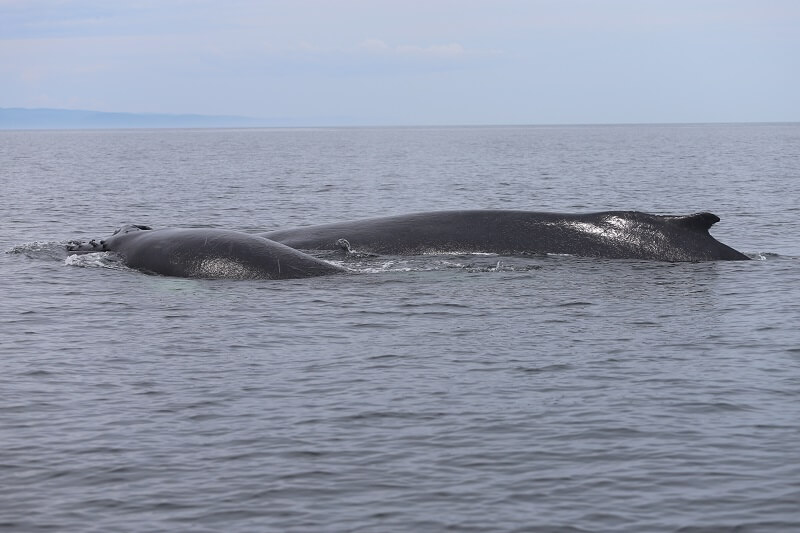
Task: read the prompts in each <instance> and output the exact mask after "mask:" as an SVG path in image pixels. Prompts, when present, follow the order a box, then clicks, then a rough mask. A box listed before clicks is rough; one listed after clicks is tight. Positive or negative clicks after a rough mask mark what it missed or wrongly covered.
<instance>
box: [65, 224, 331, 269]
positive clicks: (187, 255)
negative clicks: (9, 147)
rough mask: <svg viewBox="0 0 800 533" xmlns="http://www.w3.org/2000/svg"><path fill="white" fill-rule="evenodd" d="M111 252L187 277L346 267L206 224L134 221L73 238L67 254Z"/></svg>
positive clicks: (127, 261) (133, 265) (140, 266)
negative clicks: (97, 237)
mask: <svg viewBox="0 0 800 533" xmlns="http://www.w3.org/2000/svg"><path fill="white" fill-rule="evenodd" d="M99 251H110V252H114V253H115V254H117V255H118V256H119V257H121V258H122V259H123V261H124V262H125V264H126V265H127V266H129V267H131V268H135V269H138V270H142V271H144V272H148V273H152V274H160V275H164V276H177V277H185V278H230V279H287V278H305V277H311V276H320V275H325V274H333V273H337V272H342V271H343V269H341V268H339V267H337V266H334V265H332V264H330V263H327V262H325V261H322V260H319V259H317V258H314V257H311V256H310V255H308V254H304V253H302V252H300V251H298V250H296V249H293V248H290V247H288V246H285V245H283V244H280V243H277V242H273V241H270V240H268V239H264V238H261V237H258V236H255V235H248V234H246V233H241V232H237V231H229V230H221V229H205V228H187V229H176V228H167V229H157V230H153V229H150V228H149V227H147V226H139V225H131V226H125V227H123V228H120V229H119V230H117V231H116V232H115V233H114V234H113V235H112V236H111V237H108V238H107V239H104V240H102V241H99V242H98V241H89V242H88V243H75V242H74V243H71V244H70V246H68V253H86V252H99Z"/></svg>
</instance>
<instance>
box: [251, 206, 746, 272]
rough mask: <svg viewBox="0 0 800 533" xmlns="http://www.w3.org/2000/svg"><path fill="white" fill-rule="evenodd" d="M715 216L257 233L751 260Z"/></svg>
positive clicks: (499, 218)
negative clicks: (717, 227) (727, 238)
mask: <svg viewBox="0 0 800 533" xmlns="http://www.w3.org/2000/svg"><path fill="white" fill-rule="evenodd" d="M718 221H719V217H717V216H716V215H713V214H711V213H697V214H694V215H687V216H676V215H652V214H649V213H642V212H639V211H604V212H600V213H589V214H567V213H543V212H533V211H506V210H469V211H434V212H427V213H414V214H409V215H400V216H392V217H381V218H372V219H365V220H357V221H353V222H341V223H334V224H324V225H317V226H307V227H300V228H294V229H288V230H278V231H271V232H266V233H262V234H260V235H261V236H262V237H265V238H268V239H271V240H274V241H277V242H281V243H283V244H286V245H288V246H291V247H292V248H297V249H301V250H331V249H336V248H338V247H341V239H345V240H346V241H347V242H348V243H349V245H350V246H351V247H352V248H353V249H354V250H359V251H365V252H372V253H378V254H397V255H411V254H425V253H458V252H487V253H497V254H509V255H514V254H569V255H575V256H582V257H605V258H613V259H648V260H658V261H710V260H720V259H748V257H747V256H746V255H744V254H742V253H741V252H738V251H736V250H734V249H733V248H731V247H729V246H726V245H725V244H722V243H721V242H719V241H717V240H716V239H714V238H713V237H712V236H711V235H710V234H709V232H708V230H709V228H710V227H711V226H712V225H713V224H714V223H716V222H718Z"/></svg>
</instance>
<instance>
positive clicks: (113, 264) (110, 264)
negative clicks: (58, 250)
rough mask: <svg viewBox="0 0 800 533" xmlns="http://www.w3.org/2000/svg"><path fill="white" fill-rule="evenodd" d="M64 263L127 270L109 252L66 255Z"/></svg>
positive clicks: (120, 261) (115, 256)
mask: <svg viewBox="0 0 800 533" xmlns="http://www.w3.org/2000/svg"><path fill="white" fill-rule="evenodd" d="M64 264H65V265H67V266H75V267H81V268H111V269H115V270H129V269H128V267H126V266H125V265H124V263H123V262H122V260H121V259H120V258H119V257H118V256H117V255H116V254H113V253H111V252H91V253H87V254H76V255H68V256H67V258H66V259H64Z"/></svg>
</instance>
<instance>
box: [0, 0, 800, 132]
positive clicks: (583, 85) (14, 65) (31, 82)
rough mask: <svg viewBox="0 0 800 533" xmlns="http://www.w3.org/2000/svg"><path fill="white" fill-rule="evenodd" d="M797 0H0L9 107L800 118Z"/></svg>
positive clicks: (403, 117) (454, 119)
mask: <svg viewBox="0 0 800 533" xmlns="http://www.w3.org/2000/svg"><path fill="white" fill-rule="evenodd" d="M798 95H800V1H798V0H664V1H661V0H484V1H479V0H327V1H324V0H285V1H274V0H264V1H255V0H225V1H219V0H209V1H203V0H199V1H191V0H152V1H148V0H139V1H133V0H130V1H129V0H116V1H110V0H76V1H68V0H0V107H53V108H68V109H90V110H99V111H120V112H150V113H199V114H221V115H246V116H255V117H260V118H268V119H276V120H278V121H281V122H282V123H285V124H303V125H337V124H354V125H416V124H419V125H433V124H574V123H631V122H750V121H800V96H798Z"/></svg>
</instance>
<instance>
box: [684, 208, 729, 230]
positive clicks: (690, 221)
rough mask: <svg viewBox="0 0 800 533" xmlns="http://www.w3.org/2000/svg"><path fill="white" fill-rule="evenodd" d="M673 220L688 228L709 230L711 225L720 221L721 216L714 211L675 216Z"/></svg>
mask: <svg viewBox="0 0 800 533" xmlns="http://www.w3.org/2000/svg"><path fill="white" fill-rule="evenodd" d="M673 222H674V223H675V224H677V225H679V226H682V227H684V228H686V229H691V230H695V231H708V230H709V229H711V226H713V225H714V224H716V223H717V222H719V217H718V216H717V215H715V214H714V213H708V212H702V213H695V214H693V215H686V216H683V217H674V218H673Z"/></svg>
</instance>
